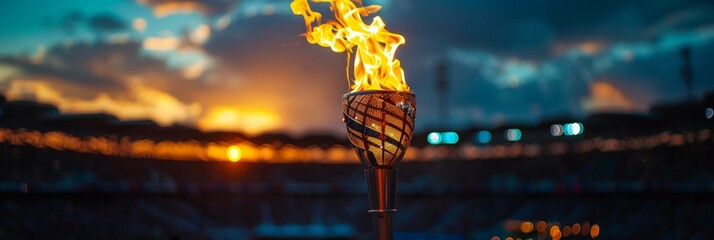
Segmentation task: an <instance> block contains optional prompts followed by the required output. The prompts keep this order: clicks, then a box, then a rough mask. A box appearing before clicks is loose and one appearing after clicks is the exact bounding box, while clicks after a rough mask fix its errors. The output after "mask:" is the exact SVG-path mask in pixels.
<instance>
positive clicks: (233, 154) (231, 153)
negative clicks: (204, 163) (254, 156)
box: [226, 145, 242, 162]
mask: <svg viewBox="0 0 714 240" xmlns="http://www.w3.org/2000/svg"><path fill="white" fill-rule="evenodd" d="M226 155H227V156H228V160H231V162H238V161H240V158H241V157H242V153H241V151H240V148H239V147H238V146H236V145H233V146H230V147H228V150H226Z"/></svg>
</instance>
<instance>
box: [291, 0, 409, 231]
mask: <svg viewBox="0 0 714 240" xmlns="http://www.w3.org/2000/svg"><path fill="white" fill-rule="evenodd" d="M312 1H313V2H329V3H330V5H331V6H330V9H331V10H332V11H333V13H334V17H335V19H334V21H329V22H327V23H324V24H322V23H321V22H320V21H321V18H322V15H321V14H320V13H318V12H315V11H312V10H311V9H310V4H308V1H307V0H293V2H292V3H291V4H290V8H291V9H292V10H293V13H294V14H295V15H302V16H303V18H304V19H305V26H306V33H305V34H304V36H305V38H306V39H307V41H308V42H309V43H311V44H317V45H320V46H322V47H329V48H330V49H332V51H334V52H338V53H341V52H345V51H346V52H347V59H348V69H349V58H350V56H351V55H352V54H354V55H355V57H354V63H353V64H354V65H353V74H354V79H353V80H350V73H349V70H348V72H347V76H348V79H347V80H348V86H349V90H350V92H349V93H347V94H345V95H344V96H343V97H342V112H343V121H344V123H345V125H346V127H347V136H348V138H349V140H350V143H352V145H353V146H354V148H355V151H356V152H357V156H358V157H359V159H360V161H361V162H362V167H363V169H364V175H365V177H366V179H367V188H368V197H369V210H368V212H370V213H373V215H374V224H375V230H376V232H377V234H378V239H392V223H391V215H390V214H391V213H393V212H396V211H397V208H396V204H395V200H396V185H397V166H398V165H399V162H400V161H401V160H402V158H403V157H404V154H405V153H406V151H407V148H408V147H409V142H410V141H411V138H412V132H413V131H414V120H415V116H416V98H415V96H414V94H413V93H412V92H411V89H410V88H409V86H408V85H407V83H406V81H405V80H404V70H402V67H401V63H400V62H399V60H398V59H396V58H395V57H394V55H395V53H396V50H397V48H398V47H399V46H400V45H403V44H404V43H405V39H404V37H403V36H402V35H399V34H395V33H391V32H389V31H387V29H386V24H385V23H384V21H382V18H381V17H379V16H375V17H374V18H372V23H371V24H366V23H365V22H364V21H363V20H362V16H367V15H369V14H372V13H375V12H377V11H379V9H380V8H381V7H380V6H377V5H371V6H362V2H361V0H312Z"/></svg>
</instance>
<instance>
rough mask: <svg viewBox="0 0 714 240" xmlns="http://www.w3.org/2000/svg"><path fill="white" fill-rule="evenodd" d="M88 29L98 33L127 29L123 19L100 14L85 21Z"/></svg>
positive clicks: (108, 14) (109, 14)
mask: <svg viewBox="0 0 714 240" xmlns="http://www.w3.org/2000/svg"><path fill="white" fill-rule="evenodd" d="M87 24H88V26H89V28H90V29H92V30H94V31H95V32H98V33H109V32H117V31H121V30H124V29H126V28H127V25H126V23H125V22H124V20H123V19H121V18H119V17H118V16H116V15H114V14H111V13H100V14H97V15H94V16H92V17H90V18H89V19H88V20H87Z"/></svg>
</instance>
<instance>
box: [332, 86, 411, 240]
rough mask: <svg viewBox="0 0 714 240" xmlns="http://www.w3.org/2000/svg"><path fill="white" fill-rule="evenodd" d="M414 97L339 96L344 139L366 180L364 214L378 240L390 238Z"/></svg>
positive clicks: (390, 93) (389, 94) (369, 93)
mask: <svg viewBox="0 0 714 240" xmlns="http://www.w3.org/2000/svg"><path fill="white" fill-rule="evenodd" d="M415 103H416V102H415V97H414V94H412V93H408V92H398V91H363V92H355V93H348V94H345V95H344V96H343V97H342V111H343V114H344V119H343V120H344V122H345V125H346V126H347V136H348V138H349V140H350V142H351V143H352V145H353V146H354V148H355V151H356V152H357V156H358V157H359V159H360V161H361V162H362V167H363V168H364V175H365V177H366V179H367V189H368V198H369V210H368V212H370V213H373V214H374V227H375V229H376V231H377V235H378V237H379V239H391V238H392V234H391V232H392V231H391V230H392V218H391V213H392V212H396V211H397V208H396V204H395V200H396V186H397V166H398V165H399V161H401V160H402V158H403V157H404V153H405V152H406V151H407V148H408V147H409V141H411V138H412V131H413V130H414V117H415V114H416V109H415Z"/></svg>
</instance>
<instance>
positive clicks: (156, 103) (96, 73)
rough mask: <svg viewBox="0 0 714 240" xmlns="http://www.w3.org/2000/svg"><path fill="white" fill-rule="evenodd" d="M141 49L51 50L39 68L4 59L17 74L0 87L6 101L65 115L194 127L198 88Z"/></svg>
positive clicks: (101, 45) (93, 47)
mask: <svg viewBox="0 0 714 240" xmlns="http://www.w3.org/2000/svg"><path fill="white" fill-rule="evenodd" d="M141 49H142V48H141V44H140V43H137V42H127V43H117V44H110V43H105V42H98V43H94V44H89V43H81V44H75V45H72V46H70V47H65V46H54V47H52V48H50V50H48V51H47V53H46V56H45V61H43V62H42V63H39V64H38V63H32V62H30V61H29V60H27V59H23V58H22V57H15V58H4V59H1V60H0V66H6V67H5V68H8V69H18V70H15V72H16V73H14V74H12V75H8V77H7V78H6V79H5V80H3V82H0V86H1V87H4V88H5V89H6V92H5V94H6V95H7V96H8V98H9V99H21V98H30V99H36V100H38V101H41V102H48V103H52V104H56V105H57V106H58V107H59V108H60V110H62V111H65V112H70V113H79V112H85V113H86V112H107V113H111V114H114V115H117V116H118V117H120V118H122V119H147V118H149V119H152V120H154V121H156V122H158V123H160V124H162V125H168V124H173V123H182V124H194V123H196V122H197V121H198V119H199V118H200V117H201V108H202V104H203V103H199V102H198V101H197V100H196V99H195V98H192V96H194V94H193V91H195V90H201V89H204V87H203V86H202V85H201V83H200V82H196V81H188V79H186V78H184V77H183V76H182V75H183V74H182V73H181V71H180V70H178V69H170V68H167V66H166V63H165V62H164V61H163V60H161V59H157V58H154V57H150V56H145V55H143V54H141ZM28 96H29V97H28Z"/></svg>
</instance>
